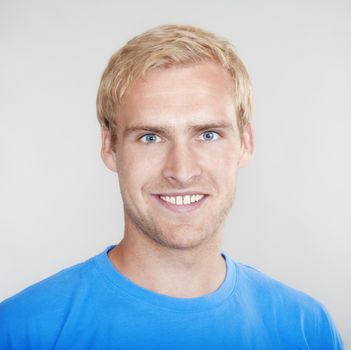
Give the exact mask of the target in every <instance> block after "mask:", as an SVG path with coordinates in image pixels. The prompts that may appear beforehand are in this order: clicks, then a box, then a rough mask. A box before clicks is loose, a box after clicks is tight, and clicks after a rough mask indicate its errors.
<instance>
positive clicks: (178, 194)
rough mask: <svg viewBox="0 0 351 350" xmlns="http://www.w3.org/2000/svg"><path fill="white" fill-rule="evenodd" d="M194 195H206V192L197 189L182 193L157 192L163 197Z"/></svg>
mask: <svg viewBox="0 0 351 350" xmlns="http://www.w3.org/2000/svg"><path fill="white" fill-rule="evenodd" d="M193 195H200V196H201V195H203V196H206V195H207V194H206V193H203V192H196V191H191V192H181V193H157V194H155V196H162V197H177V196H182V197H184V196H193Z"/></svg>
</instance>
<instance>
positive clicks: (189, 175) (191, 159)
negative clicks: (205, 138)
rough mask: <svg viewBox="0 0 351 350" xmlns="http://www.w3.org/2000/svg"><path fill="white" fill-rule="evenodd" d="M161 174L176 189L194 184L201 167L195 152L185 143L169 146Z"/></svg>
mask: <svg viewBox="0 0 351 350" xmlns="http://www.w3.org/2000/svg"><path fill="white" fill-rule="evenodd" d="M162 173H163V176H164V178H166V179H167V181H168V182H170V183H171V184H172V185H174V186H177V187H178V188H184V187H186V186H189V185H191V184H193V183H196V181H197V180H198V179H199V177H200V175H201V167H200V165H199V159H198V156H196V152H195V150H192V149H191V147H190V145H189V144H187V143H186V142H178V143H176V144H172V145H170V147H169V150H168V152H167V155H166V160H165V164H164V167H163V172H162Z"/></svg>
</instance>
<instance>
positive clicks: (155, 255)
mask: <svg viewBox="0 0 351 350" xmlns="http://www.w3.org/2000/svg"><path fill="white" fill-rule="evenodd" d="M222 230H223V229H222ZM222 230H221V231H222ZM131 236H133V237H131ZM218 236H221V234H220V235H216V237H217V238H216V239H213V240H211V241H210V242H206V244H204V245H202V246H201V247H196V248H191V249H171V248H167V247H163V246H160V245H159V244H157V243H155V242H150V239H149V238H147V237H144V235H143V234H141V233H140V232H137V235H132V234H130V232H128V231H126V232H125V235H124V238H123V240H122V241H121V242H120V243H119V245H118V246H116V247H115V248H113V249H112V250H111V251H110V252H109V258H110V259H111V261H112V263H113V265H114V266H115V267H116V268H117V270H118V271H119V272H120V273H122V274H123V275H124V276H125V277H126V278H128V279H129V280H131V281H132V282H134V283H135V284H137V285H139V286H141V287H143V288H145V289H148V290H151V291H153V292H156V293H159V294H164V295H168V296H172V297H177V298H195V297H199V296H202V295H205V294H208V293H211V292H213V291H215V290H216V289H217V288H218V287H219V286H220V285H221V283H222V282H223V281H224V278H225V275H226V264H225V260H224V258H223V257H222V256H221V245H220V243H221V242H220V241H221V240H220V239H219V238H218ZM136 237H138V238H137V239H136Z"/></svg>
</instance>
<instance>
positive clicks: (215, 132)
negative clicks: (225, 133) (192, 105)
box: [200, 130, 222, 140]
mask: <svg viewBox="0 0 351 350" xmlns="http://www.w3.org/2000/svg"><path fill="white" fill-rule="evenodd" d="M207 132H212V133H214V134H217V136H218V138H219V137H222V134H221V133H220V132H219V131H215V130H205V131H202V132H201V134H200V135H203V134H205V133H207ZM216 140H217V139H216Z"/></svg>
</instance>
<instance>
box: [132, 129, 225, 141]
mask: <svg viewBox="0 0 351 350" xmlns="http://www.w3.org/2000/svg"><path fill="white" fill-rule="evenodd" d="M206 133H213V134H216V135H217V136H218V138H219V137H221V135H220V134H219V133H218V132H217V131H213V130H206V131H204V132H202V133H201V135H204V134H206ZM150 135H154V136H156V137H160V136H158V135H157V134H154V133H148V134H144V135H142V136H141V137H140V138H139V140H142V139H143V138H144V137H146V136H150ZM218 138H216V139H215V140H217V139H218ZM215 140H214V141H215ZM211 141H213V140H210V141H205V142H211ZM142 142H144V143H146V144H152V143H158V142H145V141H142Z"/></svg>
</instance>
